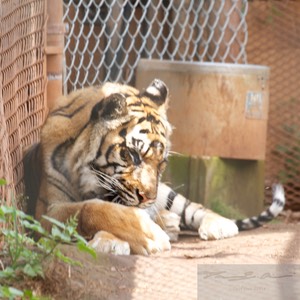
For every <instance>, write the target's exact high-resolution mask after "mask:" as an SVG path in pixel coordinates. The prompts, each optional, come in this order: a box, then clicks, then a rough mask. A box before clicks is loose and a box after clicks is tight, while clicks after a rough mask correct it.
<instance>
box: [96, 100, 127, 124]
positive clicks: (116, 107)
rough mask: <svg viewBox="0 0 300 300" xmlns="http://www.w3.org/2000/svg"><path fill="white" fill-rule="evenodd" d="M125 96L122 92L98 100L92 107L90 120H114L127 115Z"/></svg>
mask: <svg viewBox="0 0 300 300" xmlns="http://www.w3.org/2000/svg"><path fill="white" fill-rule="evenodd" d="M127 113H128V112H127V107H126V98H125V96H124V95H122V94H112V95H110V96H108V97H107V98H104V99H103V100H101V101H99V102H98V103H97V104H96V105H95V106H94V107H93V109H92V113H91V120H99V119H104V120H107V121H109V120H115V119H118V118H120V117H123V116H125V115H127Z"/></svg>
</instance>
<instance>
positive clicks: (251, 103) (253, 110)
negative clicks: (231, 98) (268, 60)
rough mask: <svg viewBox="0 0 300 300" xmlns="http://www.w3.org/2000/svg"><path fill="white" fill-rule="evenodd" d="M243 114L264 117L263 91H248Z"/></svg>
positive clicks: (250, 116)
mask: <svg viewBox="0 0 300 300" xmlns="http://www.w3.org/2000/svg"><path fill="white" fill-rule="evenodd" d="M245 115H246V117H247V118H251V119H259V120H260V119H265V118H266V116H265V111H264V103H263V93H262V92H252V91H248V92H247V95H246V103H245Z"/></svg>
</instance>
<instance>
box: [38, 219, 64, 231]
mask: <svg viewBox="0 0 300 300" xmlns="http://www.w3.org/2000/svg"><path fill="white" fill-rule="evenodd" d="M42 218H43V219H45V220H47V221H49V222H50V223H52V224H54V225H56V226H57V227H59V228H61V229H65V228H66V225H65V224H64V223H62V222H60V221H58V220H56V219H54V218H51V217H48V216H42Z"/></svg>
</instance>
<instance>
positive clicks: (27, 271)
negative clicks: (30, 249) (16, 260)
mask: <svg viewBox="0 0 300 300" xmlns="http://www.w3.org/2000/svg"><path fill="white" fill-rule="evenodd" d="M23 273H24V274H26V275H27V276H29V277H36V276H37V275H38V272H36V270H35V269H34V267H33V266H32V265H30V264H29V263H28V264H26V265H25V267H24V268H23Z"/></svg>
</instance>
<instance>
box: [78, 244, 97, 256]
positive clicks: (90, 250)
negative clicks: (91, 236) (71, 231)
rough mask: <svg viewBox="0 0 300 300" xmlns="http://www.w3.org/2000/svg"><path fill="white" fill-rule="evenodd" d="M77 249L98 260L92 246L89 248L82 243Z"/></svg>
mask: <svg viewBox="0 0 300 300" xmlns="http://www.w3.org/2000/svg"><path fill="white" fill-rule="evenodd" d="M77 249H78V250H80V251H81V252H85V253H88V254H90V255H91V256H92V257H93V258H95V259H96V258H97V253H96V251H95V250H94V249H93V248H91V247H90V246H88V245H87V244H86V243H83V242H81V241H79V242H77Z"/></svg>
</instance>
